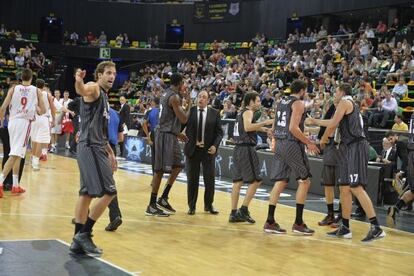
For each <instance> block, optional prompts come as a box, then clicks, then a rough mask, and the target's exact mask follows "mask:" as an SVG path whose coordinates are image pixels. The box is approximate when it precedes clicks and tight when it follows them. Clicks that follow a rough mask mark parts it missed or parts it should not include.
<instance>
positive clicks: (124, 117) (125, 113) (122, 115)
mask: <svg viewBox="0 0 414 276" xmlns="http://www.w3.org/2000/svg"><path fill="white" fill-rule="evenodd" d="M119 102H120V103H121V110H119V119H120V121H121V124H122V125H123V126H126V127H127V129H130V127H131V116H130V113H131V107H130V106H129V104H127V102H126V99H125V97H124V96H121V97H119ZM119 147H120V149H121V156H122V157H123V156H124V142H123V141H120V142H119Z"/></svg>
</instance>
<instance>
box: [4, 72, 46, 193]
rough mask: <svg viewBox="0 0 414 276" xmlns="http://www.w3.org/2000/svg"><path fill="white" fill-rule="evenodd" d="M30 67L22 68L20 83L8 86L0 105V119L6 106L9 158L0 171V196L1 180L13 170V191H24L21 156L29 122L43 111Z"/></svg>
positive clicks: (24, 146)
mask: <svg viewBox="0 0 414 276" xmlns="http://www.w3.org/2000/svg"><path fill="white" fill-rule="evenodd" d="M32 76H33V73H32V70H30V69H28V68H25V69H23V71H22V84H21V85H17V86H15V87H12V88H10V90H9V92H8V93H7V97H6V99H5V100H4V102H3V105H2V106H1V108H0V120H1V121H3V119H4V115H5V114H6V109H7V107H9V112H10V115H9V126H8V129H9V133H10V154H9V155H10V157H9V159H8V160H7V162H6V164H5V165H4V168H3V172H2V173H1V174H0V181H1V182H0V198H1V197H3V181H4V179H5V178H6V176H7V175H8V174H9V172H10V171H11V170H13V188H12V193H13V194H20V193H24V192H25V190H24V189H23V188H21V187H20V185H19V169H20V159H21V158H23V157H24V156H25V155H26V148H27V143H28V141H29V136H30V126H31V122H32V121H33V120H34V118H35V114H36V112H37V113H38V114H44V113H45V105H44V103H43V99H42V94H41V92H40V90H39V89H37V88H36V87H34V86H33V85H31V83H32Z"/></svg>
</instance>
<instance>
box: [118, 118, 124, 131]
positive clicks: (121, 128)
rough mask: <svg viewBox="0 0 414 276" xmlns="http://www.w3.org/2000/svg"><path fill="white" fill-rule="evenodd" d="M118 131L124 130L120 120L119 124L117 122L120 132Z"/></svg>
mask: <svg viewBox="0 0 414 276" xmlns="http://www.w3.org/2000/svg"><path fill="white" fill-rule="evenodd" d="M120 132H124V127H123V125H122V123H121V120H119V124H118V133H120Z"/></svg>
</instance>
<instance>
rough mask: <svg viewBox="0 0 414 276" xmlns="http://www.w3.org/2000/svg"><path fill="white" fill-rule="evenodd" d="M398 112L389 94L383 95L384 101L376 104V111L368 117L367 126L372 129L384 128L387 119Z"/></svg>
mask: <svg viewBox="0 0 414 276" xmlns="http://www.w3.org/2000/svg"><path fill="white" fill-rule="evenodd" d="M397 111H398V104H397V101H396V100H395V98H394V97H392V96H391V93H389V92H387V93H386V94H385V99H383V100H382V102H381V103H379V104H378V107H377V110H376V111H374V112H373V113H372V114H371V116H370V117H369V125H370V126H372V127H380V128H385V126H386V125H387V121H388V119H390V118H392V117H393V116H394V115H395V114H396V113H397Z"/></svg>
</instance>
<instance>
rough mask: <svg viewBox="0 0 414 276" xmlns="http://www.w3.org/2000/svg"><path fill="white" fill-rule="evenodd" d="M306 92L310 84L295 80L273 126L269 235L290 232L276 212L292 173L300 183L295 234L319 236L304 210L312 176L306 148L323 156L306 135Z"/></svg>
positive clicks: (265, 227) (265, 226)
mask: <svg viewBox="0 0 414 276" xmlns="http://www.w3.org/2000/svg"><path fill="white" fill-rule="evenodd" d="M306 88H307V85H306V82H304V81H302V80H294V81H293V82H292V84H291V85H290V90H291V93H290V95H289V96H287V97H285V98H283V99H282V100H281V101H280V103H279V104H278V105H277V108H276V116H275V120H274V123H273V128H274V136H275V138H276V149H275V154H274V158H273V165H272V168H273V170H272V172H271V175H270V176H271V179H272V180H273V181H275V185H274V187H273V189H272V192H271V194H270V198H269V210H268V216H267V220H266V223H265V225H264V228H263V229H264V231H265V232H266V233H275V234H284V233H286V230H285V229H283V228H281V227H280V226H279V224H278V223H276V221H275V209H276V204H277V202H278V200H279V197H280V194H281V193H282V192H283V190H284V189H285V188H286V186H287V184H288V182H289V177H290V175H291V173H293V174H294V177H295V178H296V180H297V181H298V190H297V192H296V219H295V222H294V224H293V226H292V231H293V232H294V233H297V234H302V235H313V233H314V232H315V231H314V230H312V229H310V228H308V227H307V225H306V224H305V223H304V222H303V209H304V207H305V200H306V196H307V194H308V190H309V187H310V184H311V183H310V179H309V178H310V177H311V176H312V175H311V173H310V168H309V160H308V157H307V155H306V152H305V146H306V148H307V149H308V152H310V153H319V149H318V147H317V146H316V145H315V144H314V143H313V142H312V141H311V140H309V139H308V138H307V137H306V136H305V134H303V131H304V122H305V117H306V113H305V103H304V102H303V98H304V96H305V95H306Z"/></svg>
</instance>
